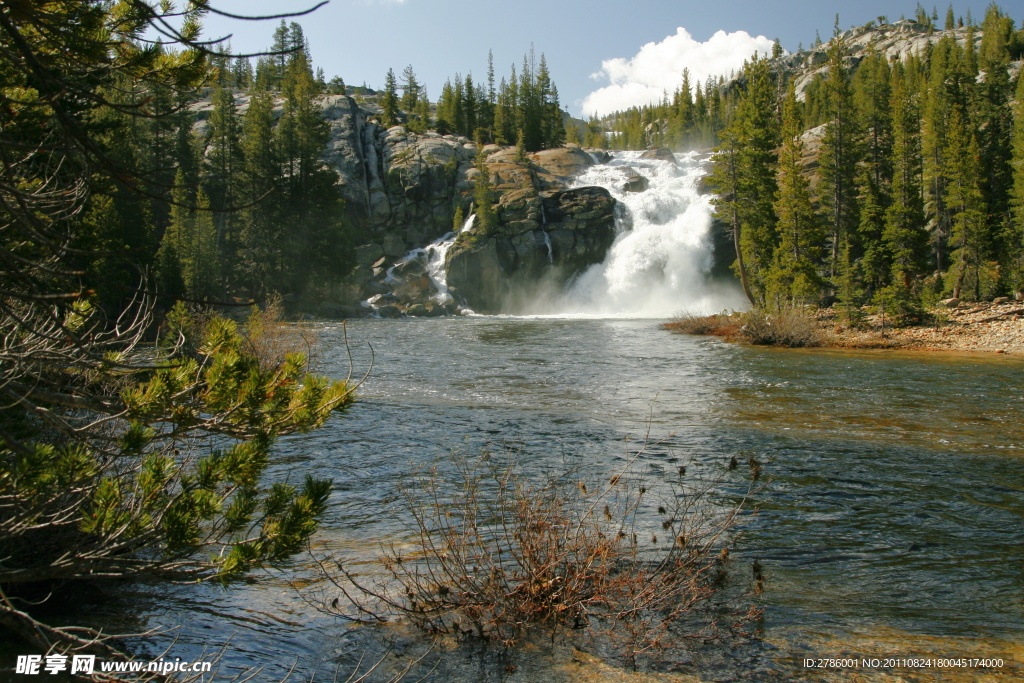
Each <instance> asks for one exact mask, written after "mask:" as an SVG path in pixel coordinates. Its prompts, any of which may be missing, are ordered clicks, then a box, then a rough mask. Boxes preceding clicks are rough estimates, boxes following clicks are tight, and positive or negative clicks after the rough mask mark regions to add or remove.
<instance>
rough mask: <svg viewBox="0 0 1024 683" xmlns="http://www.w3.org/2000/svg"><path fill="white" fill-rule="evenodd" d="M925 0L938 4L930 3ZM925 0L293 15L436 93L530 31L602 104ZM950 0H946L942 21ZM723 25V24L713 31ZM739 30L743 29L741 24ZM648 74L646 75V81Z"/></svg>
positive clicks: (364, 76) (273, 6)
mask: <svg viewBox="0 0 1024 683" xmlns="http://www.w3.org/2000/svg"><path fill="white" fill-rule="evenodd" d="M314 4H315V2H312V1H311V2H309V3H306V2H302V1H301V0H213V5H214V6H215V7H218V8H220V9H223V10H225V11H228V12H234V13H239V14H270V13H277V12H286V11H295V10H299V9H303V8H306V7H310V6H312V5H314ZM922 4H925V6H926V7H927V8H928V9H929V11H930V10H931V8H932V5H931V4H928V3H922ZM987 4H988V2H987V1H973V0H972V1H970V2H964V1H963V0H961V1H959V2H956V3H954V5H953V8H954V11H955V12H956V13H957V15H963V16H965V15H966V13H967V10H968V8H969V9H970V10H971V12H972V14H973V15H974V16H975V17H976V18H977V19H978V20H980V19H981V18H982V17H983V16H984V11H985V7H986V6H987ZM1001 4H1002V6H1003V7H1004V8H1005V9H1007V10H1008V11H1009V12H1010V13H1011V16H1012V17H1013V18H1014V20H1015V21H1016V22H1017V25H1018V26H1019V25H1020V23H1021V20H1022V19H1024V10H1022V9H1021V7H1020V6H1019V5H1017V4H1016V3H1012V4H1011V3H1001ZM916 6H917V3H916V1H912V0H859V1H858V2H853V3H849V2H837V1H835V0H820V1H818V2H810V1H800V2H769V1H755V0H703V1H699V2H698V1H695V0H674V1H672V0H641V1H640V2H636V3H632V4H630V3H628V2H627V0H615V1H614V2H610V1H608V0H590V1H589V2H579V1H570V0H513V1H511V2H501V3H498V2H492V1H489V0H331V2H330V4H328V5H327V6H325V7H322V8H320V9H319V10H317V11H316V12H314V13H313V14H312V15H309V16H305V17H301V18H298V19H295V21H298V22H299V23H300V24H302V26H303V29H304V31H305V33H306V35H307V36H308V38H309V41H310V44H311V46H312V52H313V61H314V63H315V65H316V66H319V67H323V69H324V72H325V73H326V75H327V77H328V78H330V77H331V76H334V75H340V76H341V77H342V78H344V80H345V82H346V83H348V84H350V85H362V84H363V82H365V83H366V84H367V85H369V86H371V87H380V86H381V85H382V83H383V81H384V75H385V73H387V70H388V68H389V67H390V68H393V69H394V70H395V73H396V74H401V71H402V69H403V68H404V67H405V66H406V65H407V64H412V65H413V68H414V69H415V71H416V74H417V76H418V77H419V79H420V81H421V82H424V83H426V85H427V88H428V91H429V95H430V97H431V99H432V100H434V99H436V98H437V96H438V94H439V93H440V91H441V86H442V85H443V84H444V81H445V79H446V78H449V77H451V76H453V75H454V74H455V73H456V72H458V73H461V74H463V75H465V74H466V73H467V72H472V74H473V76H474V78H475V79H479V78H482V77H484V76H485V75H486V69H487V51H488V50H489V49H490V50H493V52H494V63H495V71H496V72H497V75H498V77H499V78H500V77H501V76H502V75H507V74H508V72H509V67H510V65H511V64H512V63H513V62H515V63H516V64H517V65H518V64H520V63H521V62H522V59H523V54H524V53H525V52H526V51H528V50H529V49H530V44H531V43H532V44H533V45H534V47H535V50H536V52H537V55H538V57H539V55H540V53H544V54H545V55H546V57H547V61H548V65H549V68H550V69H551V72H552V76H553V78H554V80H555V83H556V84H557V85H558V89H559V94H560V97H561V101H562V105H563V107H567V108H568V109H569V111H570V112H571V113H572V114H574V115H580V114H581V113H582V112H583V110H584V105H586V106H587V108H588V109H590V110H593V109H594V108H595V107H596V108H604V109H607V108H609V107H614V106H615V105H616V104H623V105H625V104H629V103H630V101H629V98H630V94H629V93H630V92H631V91H632V97H633V99H634V100H635V99H636V98H637V97H641V98H644V97H645V95H642V94H638V91H637V87H641V86H642V87H647V88H648V90H650V88H651V87H652V86H651V85H650V83H651V82H656V81H658V77H657V73H658V72H659V71H670V72H671V73H673V74H674V73H675V72H676V71H681V65H686V66H689V67H690V68H691V70H696V71H698V72H699V71H700V70H701V69H704V70H714V69H715V68H716V66H717V65H722V64H729V63H733V62H736V63H739V62H742V60H743V58H744V57H746V56H748V55H749V53H750V52H752V51H753V49H755V46H760V45H767V44H768V41H770V40H771V39H774V38H779V39H780V40H781V41H782V45H783V47H785V48H786V49H787V50H791V51H792V50H795V49H796V48H797V45H798V43H801V42H802V43H803V44H804V46H807V45H809V44H810V43H811V42H813V41H814V36H815V31H816V30H817V31H818V32H819V33H820V35H821V38H822V39H823V40H827V39H828V38H829V36H830V35H831V33H832V26H833V23H834V21H835V15H836V13H837V12H838V13H839V15H840V25H841V26H842V28H844V29H845V28H849V27H850V26H853V25H860V24H863V23H865V22H867V21H869V20H871V19H875V18H876V17H878V16H879V15H882V14H885V15H887V16H888V17H889V19H890V21H893V20H896V19H898V18H899V17H900V15H901V14H905V15H907V16H908V17H910V16H913V14H914V10H915V8H916ZM947 6H948V3H947V4H946V5H942V6H940V7H939V8H938V9H939V15H940V21H941V18H942V17H944V16H945V11H946V7H947ZM205 26H206V31H205V33H206V34H207V36H209V37H213V36H217V37H220V36H223V35H226V34H229V33H230V34H234V35H233V37H232V40H231V42H232V45H233V47H234V50H235V52H239V51H242V50H246V51H257V50H260V49H265V48H266V47H267V46H268V45H269V44H270V41H271V34H272V33H273V29H274V26H275V22H242V21H237V20H232V19H225V18H221V17H215V16H210V17H208V18H207V19H206V22H205ZM680 28H682V29H684V32H683V33H680V32H679V31H678V29H680ZM719 31H721V32H723V33H721V34H719V35H718V36H715V34H716V33H718V32H719ZM741 31H742V32H745V34H740V33H737V32H741ZM758 36H761V37H762V39H761V40H760V41H758V40H757V37H758ZM713 37H714V38H713ZM666 39H668V40H666ZM709 41H710V42H709ZM649 43H652V44H653V45H652V46H650V47H648V48H647V49H645V50H643V52H642V56H641V57H640V58H639V59H637V56H638V55H639V54H641V51H642V48H643V47H644V46H645V45H647V44H649ZM705 43H708V44H707V45H705ZM744 53H745V54H744ZM609 60H613V61H609ZM616 60H617V61H616ZM603 67H604V70H603V71H602V68H603ZM594 74H598V75H599V77H598V78H593V77H592V75H594ZM610 77H614V78H615V79H617V81H616V82H617V83H618V85H619V86H620V87H619V88H613V89H611V90H605V91H604V92H603V93H600V94H598V95H592V94H593V93H595V91H598V90H600V89H601V88H603V87H607V86H609V85H612V83H611V80H610ZM661 79H662V80H664V75H662V76H661ZM643 81H646V82H647V85H646V86H643V83H639V84H638V82H643ZM588 97H589V99H588Z"/></svg>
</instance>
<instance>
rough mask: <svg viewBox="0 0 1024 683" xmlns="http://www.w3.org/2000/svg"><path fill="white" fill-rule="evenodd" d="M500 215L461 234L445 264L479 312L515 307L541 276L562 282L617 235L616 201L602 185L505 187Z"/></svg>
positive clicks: (451, 280)
mask: <svg viewBox="0 0 1024 683" xmlns="http://www.w3.org/2000/svg"><path fill="white" fill-rule="evenodd" d="M497 216H498V224H497V225H496V226H495V227H494V228H492V229H491V230H490V231H487V232H484V231H483V230H482V229H480V228H474V229H473V230H471V231H469V232H468V233H462V234H461V235H459V239H457V240H456V242H455V244H454V246H452V248H451V249H450V250H449V251H448V254H447V258H446V263H445V267H446V271H447V281H448V285H449V289H450V290H451V291H452V292H454V293H455V294H456V297H457V298H459V299H461V300H462V302H463V303H465V304H466V305H467V306H469V307H470V308H472V309H473V310H475V311H478V312H482V313H498V312H502V311H507V310H512V309H514V307H515V304H516V302H517V301H518V300H520V299H524V298H528V297H529V296H530V295H531V293H533V292H535V291H536V288H537V286H538V283H539V282H544V283H545V284H548V285H554V286H561V285H562V284H564V283H565V282H566V281H567V280H568V279H569V278H571V277H573V276H574V275H575V274H577V273H579V272H581V271H582V270H583V269H585V268H587V267H588V266H591V265H593V264H595V263H599V262H601V261H602V260H603V259H604V256H605V254H606V253H607V251H608V248H609V247H610V246H611V244H612V242H613V241H614V240H615V199H614V198H613V197H612V196H611V194H609V192H608V191H607V190H606V189H604V188H603V187H581V188H574V189H571V190H559V191H556V192H547V193H537V192H535V191H532V190H530V189H525V188H524V189H520V190H518V191H515V192H509V193H506V194H505V195H503V196H502V198H501V201H500V202H499V203H498V206H497Z"/></svg>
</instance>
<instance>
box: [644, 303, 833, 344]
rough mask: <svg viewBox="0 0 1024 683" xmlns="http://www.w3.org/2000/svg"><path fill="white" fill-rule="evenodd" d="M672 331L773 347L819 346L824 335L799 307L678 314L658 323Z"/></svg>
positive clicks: (814, 320)
mask: <svg viewBox="0 0 1024 683" xmlns="http://www.w3.org/2000/svg"><path fill="white" fill-rule="evenodd" d="M662 328H663V329H666V330H669V331H670V332H674V333H676V334H703V335H713V336H716V337H726V338H729V339H739V340H742V341H746V342H749V343H751V344H765V345H774V346H820V345H821V344H822V343H823V342H824V335H823V334H822V332H821V329H820V327H819V325H818V321H817V320H816V319H815V318H814V316H812V315H810V314H809V313H807V312H806V311H804V310H803V309H799V308H786V309H782V310H780V311H777V312H774V313H768V312H767V311H764V310H763V309H759V308H755V309H753V310H750V311H747V312H746V313H732V314H729V313H715V314H712V315H700V314H696V313H681V314H679V315H677V316H676V317H675V318H673V319H672V320H671V321H669V322H667V323H665V324H663V325H662Z"/></svg>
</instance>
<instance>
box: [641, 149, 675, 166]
mask: <svg viewBox="0 0 1024 683" xmlns="http://www.w3.org/2000/svg"><path fill="white" fill-rule="evenodd" d="M640 158H641V159H657V160H658V161H671V162H672V163H673V164H676V163H679V162H677V161H676V155H675V154H673V153H672V150H670V149H668V148H665V147H659V148H657V149H648V150H646V151H644V152H643V153H642V154H641V155H640Z"/></svg>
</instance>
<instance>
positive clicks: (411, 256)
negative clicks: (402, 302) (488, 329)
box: [364, 213, 476, 308]
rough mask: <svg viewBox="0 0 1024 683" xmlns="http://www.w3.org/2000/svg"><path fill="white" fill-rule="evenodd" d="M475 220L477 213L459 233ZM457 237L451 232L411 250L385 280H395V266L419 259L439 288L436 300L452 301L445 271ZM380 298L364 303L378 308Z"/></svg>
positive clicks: (391, 268) (441, 301) (397, 262)
mask: <svg viewBox="0 0 1024 683" xmlns="http://www.w3.org/2000/svg"><path fill="white" fill-rule="evenodd" d="M475 220H476V214H475V213H474V214H470V216H469V218H467V219H466V221H465V222H464V223H463V224H462V228H461V229H460V230H459V233H463V232H466V231H468V230H472V229H473V223H474V221H475ZM456 237H458V233H455V232H449V233H447V234H446V235H444V236H443V237H440V238H438V239H436V240H434V241H433V242H431V243H430V244H428V245H427V246H425V247H423V248H421V249H413V250H411V251H410V252H408V253H407V254H406V255H405V256H403V257H402V258H400V259H399V260H398V261H396V262H395V264H394V265H393V266H391V267H390V268H388V270H387V274H386V276H385V278H384V282H386V283H388V284H391V283H393V282H394V281H395V279H396V278H395V275H394V270H395V268H398V267H399V266H401V265H404V264H406V263H409V262H410V261H415V260H419V261H420V262H421V263H423V264H425V265H426V270H427V277H429V278H430V281H431V282H432V283H433V284H434V287H435V288H436V289H437V294H435V295H434V297H433V298H434V300H435V301H436V302H437V303H439V304H447V303H450V302H451V301H453V299H452V295H451V294H449V293H448V279H447V274H446V273H445V272H444V261H445V255H446V254H447V253H448V250H449V249H451V248H452V245H453V244H455V238H456ZM378 300H379V295H378V296H375V297H371V298H370V299H367V300H366V302H364V303H365V304H366V305H368V306H371V307H374V308H376V304H377V301H378Z"/></svg>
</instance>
